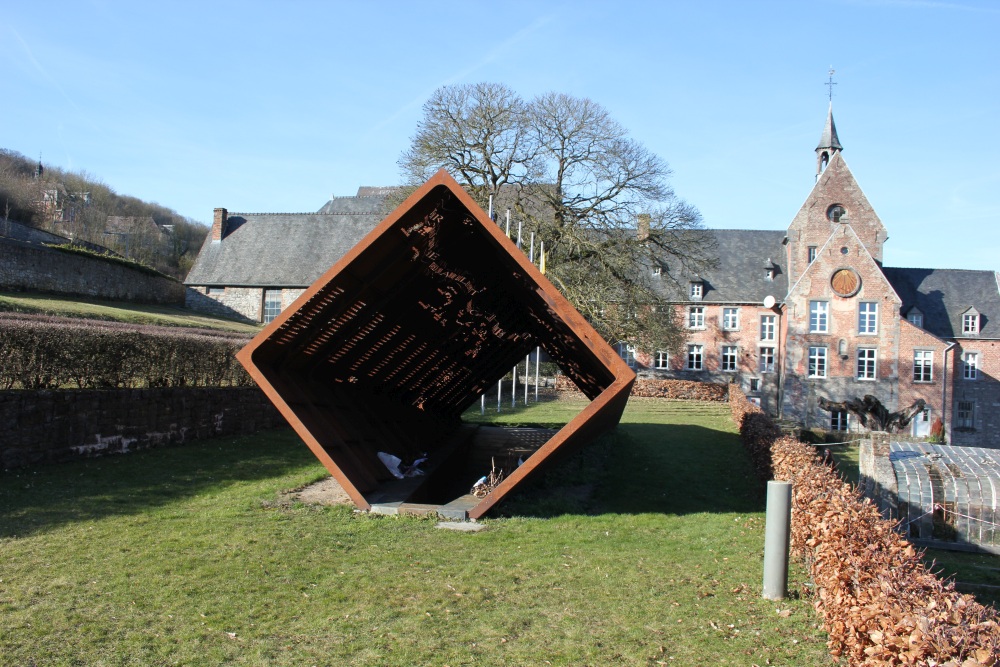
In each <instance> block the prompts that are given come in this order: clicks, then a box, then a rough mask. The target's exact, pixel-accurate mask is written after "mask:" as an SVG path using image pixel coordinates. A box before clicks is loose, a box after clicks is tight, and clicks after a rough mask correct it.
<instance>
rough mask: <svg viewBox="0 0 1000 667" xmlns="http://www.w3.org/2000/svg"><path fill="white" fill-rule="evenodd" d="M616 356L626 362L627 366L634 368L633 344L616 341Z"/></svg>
mask: <svg viewBox="0 0 1000 667" xmlns="http://www.w3.org/2000/svg"><path fill="white" fill-rule="evenodd" d="M618 356H619V357H621V358H622V361H624V362H625V363H626V364H628V367H629V368H635V345H629V344H628V343H618Z"/></svg>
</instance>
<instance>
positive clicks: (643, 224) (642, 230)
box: [636, 213, 651, 241]
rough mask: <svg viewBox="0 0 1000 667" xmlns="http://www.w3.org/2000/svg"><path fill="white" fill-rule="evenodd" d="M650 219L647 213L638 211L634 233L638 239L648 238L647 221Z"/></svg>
mask: <svg viewBox="0 0 1000 667" xmlns="http://www.w3.org/2000/svg"><path fill="white" fill-rule="evenodd" d="M650 219H651V218H650V215H649V213H640V214H639V222H638V223H637V224H636V227H637V229H636V233H637V234H638V237H639V240H640V241H645V240H646V239H648V238H649V221H650Z"/></svg>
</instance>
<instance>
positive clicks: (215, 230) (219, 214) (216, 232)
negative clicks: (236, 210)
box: [212, 208, 229, 241]
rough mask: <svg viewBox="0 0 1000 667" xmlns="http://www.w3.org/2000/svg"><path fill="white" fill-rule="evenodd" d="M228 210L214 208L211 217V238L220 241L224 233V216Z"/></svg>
mask: <svg viewBox="0 0 1000 667" xmlns="http://www.w3.org/2000/svg"><path fill="white" fill-rule="evenodd" d="M228 215H229V212H228V211H226V209H224V208H217V209H215V216H214V217H213V218H212V240H213V241H221V240H222V237H223V236H224V235H225V233H226V218H227V217H228Z"/></svg>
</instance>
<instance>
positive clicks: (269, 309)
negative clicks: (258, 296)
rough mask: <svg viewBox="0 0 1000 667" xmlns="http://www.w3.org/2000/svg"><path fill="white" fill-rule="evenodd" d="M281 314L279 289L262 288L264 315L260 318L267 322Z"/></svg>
mask: <svg viewBox="0 0 1000 667" xmlns="http://www.w3.org/2000/svg"><path fill="white" fill-rule="evenodd" d="M279 314H281V290H280V289H266V290H264V315H263V317H262V318H261V319H262V320H263V322H264V324H267V323H268V322H270V321H271V320H273V319H274V318H276V317H277V316H278V315H279Z"/></svg>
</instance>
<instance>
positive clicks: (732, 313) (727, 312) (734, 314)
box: [722, 308, 740, 331]
mask: <svg viewBox="0 0 1000 667" xmlns="http://www.w3.org/2000/svg"><path fill="white" fill-rule="evenodd" d="M722 328H723V329H725V330H726V331H736V330H737V329H739V328H740V309H739V308H723V309H722Z"/></svg>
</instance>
